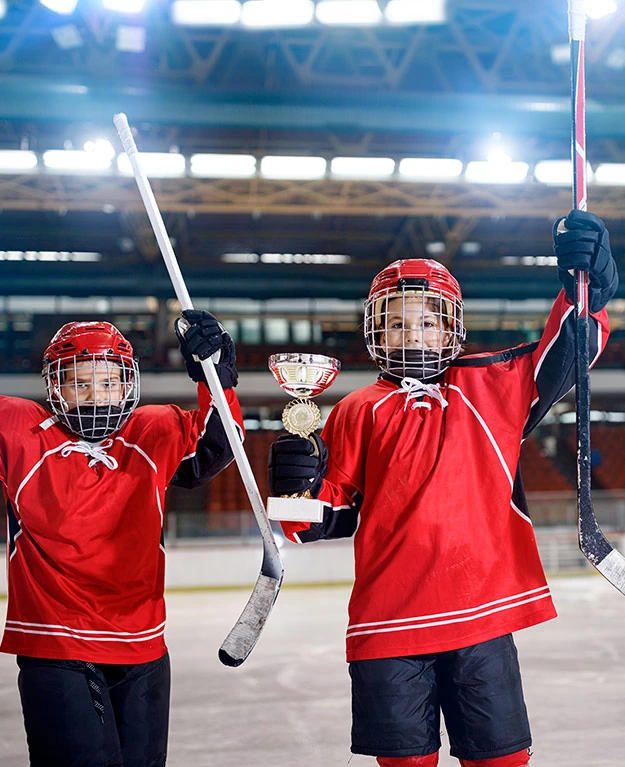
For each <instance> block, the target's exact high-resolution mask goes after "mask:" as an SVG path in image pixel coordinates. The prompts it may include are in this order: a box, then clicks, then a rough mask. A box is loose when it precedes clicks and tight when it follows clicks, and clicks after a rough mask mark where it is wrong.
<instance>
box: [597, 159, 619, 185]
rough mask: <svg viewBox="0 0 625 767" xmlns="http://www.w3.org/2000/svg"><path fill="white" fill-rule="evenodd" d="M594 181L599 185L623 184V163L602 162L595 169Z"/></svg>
mask: <svg viewBox="0 0 625 767" xmlns="http://www.w3.org/2000/svg"><path fill="white" fill-rule="evenodd" d="M595 182H596V183H597V184H600V185H601V186H625V163H620V162H606V163H602V164H601V165H599V166H598V167H597V170H596V171H595Z"/></svg>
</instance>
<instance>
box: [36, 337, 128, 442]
mask: <svg viewBox="0 0 625 767" xmlns="http://www.w3.org/2000/svg"><path fill="white" fill-rule="evenodd" d="M84 363H91V369H90V371H89V368H88V367H86V366H85V364H84ZM78 365H80V366H81V367H80V368H78ZM70 370H72V371H73V373H74V380H73V384H72V383H70V384H69V386H73V390H72V395H73V396H71V397H70V398H69V399H71V400H73V402H72V405H71V406H70V404H69V403H68V401H67V399H68V392H67V391H63V389H66V388H67V386H68V384H65V383H64V379H65V378H66V376H67V373H68V371H70ZM86 370H87V371H88V372H87V374H86V375H85V372H86ZM102 371H106V375H103V374H102ZM113 371H119V372H120V381H119V382H118V381H117V379H116V377H113V378H112V377H111V373H112V372H113ZM79 373H80V378H81V380H80V381H79V380H78V378H79ZM42 377H43V379H44V381H45V386H46V400H47V403H48V406H49V408H50V410H51V411H52V412H53V413H54V415H55V416H56V417H57V418H58V420H59V421H60V422H61V423H62V424H63V425H64V426H66V427H67V428H68V429H69V430H70V431H72V432H74V433H75V434H78V435H79V436H80V437H83V438H84V439H86V440H90V441H99V440H102V439H105V438H106V437H108V436H110V435H111V434H113V433H114V432H116V431H118V430H119V429H121V427H122V426H123V425H124V423H126V421H127V420H128V418H129V417H130V416H131V414H132V412H133V411H134V409H135V408H136V407H137V405H138V404H139V397H140V388H141V387H140V376H139V365H138V362H137V360H136V359H133V358H131V357H124V356H122V355H120V354H108V353H102V352H98V353H96V354H80V355H74V354H72V355H69V356H67V357H61V358H60V359H57V360H54V361H50V360H48V359H44V361H43V370H42ZM85 385H87V386H90V387H91V392H93V397H94V399H89V400H86V399H81V397H80V394H79V392H80V390H79V386H85ZM115 386H121V396H119V397H118V396H114V387H115ZM74 402H75V403H76V404H73V403H74Z"/></svg>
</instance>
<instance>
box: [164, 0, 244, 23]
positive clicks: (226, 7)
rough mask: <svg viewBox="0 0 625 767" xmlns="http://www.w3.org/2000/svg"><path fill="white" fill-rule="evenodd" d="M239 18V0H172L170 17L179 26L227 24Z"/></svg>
mask: <svg viewBox="0 0 625 767" xmlns="http://www.w3.org/2000/svg"><path fill="white" fill-rule="evenodd" d="M240 18H241V3H240V2H239V0H174V2H173V3H172V6H171V19H172V21H173V22H174V24H178V25H180V26H207V27H208V26H227V25H229V24H236V23H237V21H238V20H239V19H240Z"/></svg>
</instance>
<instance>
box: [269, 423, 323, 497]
mask: <svg viewBox="0 0 625 767" xmlns="http://www.w3.org/2000/svg"><path fill="white" fill-rule="evenodd" d="M311 437H312V439H314V440H315V445H316V446H317V450H318V451H319V455H315V447H314V445H313V444H312V442H311V441H310V440H309V439H306V437H298V436H296V435H295V434H284V435H283V436H282V437H279V438H278V439H277V441H276V442H274V443H273V445H272V446H271V450H270V452H269V492H270V493H271V495H272V496H280V495H293V494H294V493H304V492H305V491H306V490H310V494H311V495H312V497H313V498H316V497H317V495H318V494H319V490H320V489H321V482H322V480H323V478H324V477H325V474H326V471H327V464H328V448H327V447H326V445H325V442H324V441H323V440H322V439H321V437H320V436H319V435H318V434H312V435H311Z"/></svg>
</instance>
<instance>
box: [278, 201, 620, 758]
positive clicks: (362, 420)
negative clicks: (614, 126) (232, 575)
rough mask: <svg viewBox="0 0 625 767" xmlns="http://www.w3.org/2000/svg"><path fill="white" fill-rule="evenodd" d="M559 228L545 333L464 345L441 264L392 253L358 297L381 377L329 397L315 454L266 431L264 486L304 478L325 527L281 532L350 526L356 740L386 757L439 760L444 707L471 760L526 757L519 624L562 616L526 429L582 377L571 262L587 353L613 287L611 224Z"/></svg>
mask: <svg viewBox="0 0 625 767" xmlns="http://www.w3.org/2000/svg"><path fill="white" fill-rule="evenodd" d="M565 224H566V227H567V228H568V230H569V231H567V232H566V233H563V234H557V235H555V252H556V255H557V257H558V265H559V269H558V274H559V277H560V280H561V281H562V283H563V287H564V290H562V291H561V293H560V295H559V296H558V298H557V299H556V302H555V305H554V307H553V309H552V312H551V314H550V317H549V319H548V321H547V325H546V328H545V331H544V333H543V336H542V338H541V340H540V341H537V342H535V343H532V344H525V345H522V346H519V347H516V348H513V349H508V350H506V351H503V352H500V353H498V354H480V355H474V356H465V357H462V358H460V359H457V358H458V355H459V354H460V352H461V350H462V346H463V343H464V339H465V329H464V325H463V317H462V312H463V304H462V296H461V292H460V287H459V285H458V283H457V282H456V280H455V279H454V278H453V277H452V275H451V274H450V273H449V271H448V270H447V269H446V268H445V267H444V266H442V265H441V264H439V263H437V262H436V261H431V260H422V259H408V260H404V261H396V262H394V263H393V264H391V265H390V266H388V267H386V268H385V269H384V270H383V271H382V272H380V274H378V275H377V277H375V279H374V280H373V283H372V285H371V290H370V292H369V297H368V299H367V302H366V306H365V338H366V343H367V347H368V350H369V352H370V354H371V356H372V357H373V359H374V360H375V361H376V362H377V363H378V365H379V366H380V368H381V371H382V372H381V375H380V378H379V380H378V381H377V383H375V384H372V385H370V386H367V387H365V388H364V389H361V390H359V391H356V392H353V393H352V394H350V395H348V396H347V397H345V398H344V399H343V400H342V401H341V402H339V403H338V405H336V407H335V408H334V409H333V410H332V412H331V414H330V416H329V418H328V421H327V424H326V426H325V428H324V430H323V432H322V436H321V437H318V436H316V437H315V442H316V447H317V450H315V449H314V447H313V445H312V443H311V442H310V441H309V440H307V439H303V438H300V437H294V436H291V435H287V436H284V437H280V439H279V440H278V441H277V442H275V443H274V444H273V445H272V449H271V454H270V461H269V467H270V468H269V481H270V488H271V492H272V494H273V495H282V494H290V493H301V492H303V491H304V490H306V489H311V491H312V495H313V496H315V497H318V498H320V499H322V500H323V502H324V504H325V512H324V519H323V522H321V523H318V524H317V523H315V524H310V523H304V522H286V523H283V527H284V530H285V533H286V534H287V536H288V537H289V538H290V539H291V540H292V541H296V542H299V543H305V542H308V541H314V540H319V539H325V538H340V537H346V536H351V535H353V534H354V533H355V540H354V556H355V572H356V577H355V583H354V588H353V591H352V595H351V600H350V605H349V626H348V629H347V660H348V662H349V664H350V676H351V679H352V714H353V723H352V751H353V752H354V753H357V754H368V755H371V756H375V757H377V762H378V764H380V765H382V766H383V767H435V765H436V764H437V763H438V751H439V749H440V737H439V725H440V712H441V711H442V713H443V715H444V718H445V723H446V727H447V731H448V734H449V739H450V743H451V754H452V756H454V757H456V758H457V759H459V761H460V764H461V765H463V767H525V766H526V765H528V764H529V746H530V744H531V737H530V728H529V722H528V718H527V713H526V708H525V703H524V699H523V692H522V687H521V677H520V672H519V667H518V662H517V653H516V648H515V645H514V642H513V640H512V632H514V631H518V630H519V629H522V628H526V627H528V626H532V625H535V624H537V623H541V622H542V621H546V620H549V619H550V618H553V617H555V615H556V612H555V609H554V606H553V604H552V601H551V596H550V593H549V587H548V585H547V583H546V580H545V576H544V573H543V570H542V566H541V563H540V559H539V556H538V551H537V547H536V540H535V537H534V531H533V528H532V523H531V521H530V519H529V516H528V511H527V505H526V502H525V498H524V495H523V488H522V484H521V476H520V474H519V470H518V464H519V454H520V449H521V443H522V441H523V439H524V438H525V437H526V436H527V434H528V433H529V432H530V431H531V430H532V429H533V428H534V427H535V426H536V424H537V423H539V422H540V420H541V419H542V418H543V417H544V415H545V414H546V413H547V411H548V410H549V408H550V407H551V405H553V403H554V402H557V401H558V400H559V399H560V398H561V397H562V396H563V395H564V394H565V393H566V392H567V391H568V390H569V389H570V388H571V386H572V385H573V381H574V356H575V348H574V317H573V303H572V300H573V277H572V276H571V270H573V269H583V270H588V271H589V275H590V291H589V295H590V299H589V300H590V310H591V312H592V317H591V320H590V350H591V357H590V358H591V360H592V361H593V362H594V361H595V360H596V358H597V357H598V355H599V354H600V352H601V350H602V349H603V347H604V346H605V343H606V341H607V337H608V320H607V315H606V311H605V308H604V307H605V305H606V303H607V301H608V300H609V299H610V298H611V297H612V296H613V295H614V293H615V291H616V288H617V285H618V278H617V273H616V268H615V264H614V261H613V259H612V255H611V252H610V245H609V239H608V233H607V231H606V229H605V226H604V225H603V222H602V221H601V220H600V219H598V218H597V217H596V216H593V215H591V214H589V213H582V212H578V211H573V212H571V213H570V214H569V216H568V217H567V218H566V219H565ZM555 231H556V230H555V229H554V234H555ZM317 455H318V457H317Z"/></svg>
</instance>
